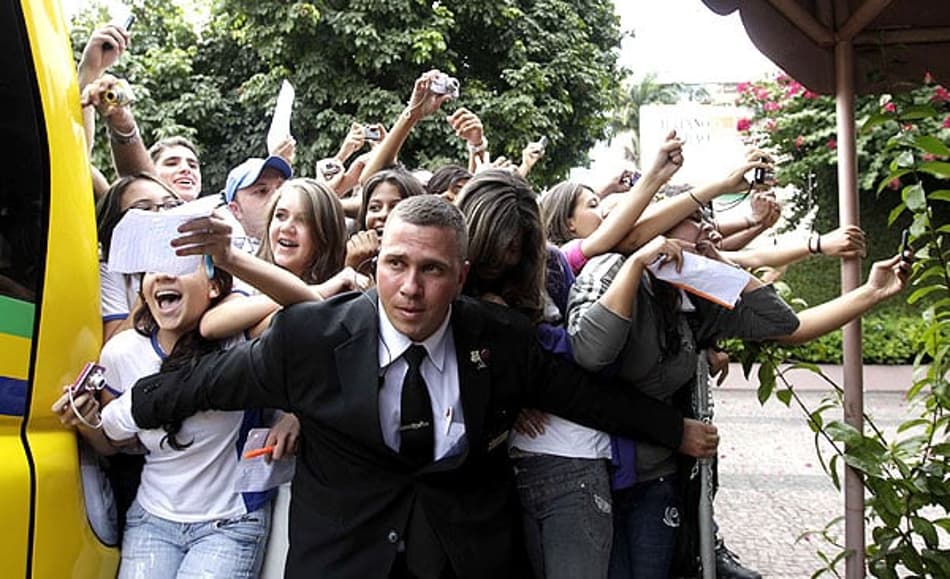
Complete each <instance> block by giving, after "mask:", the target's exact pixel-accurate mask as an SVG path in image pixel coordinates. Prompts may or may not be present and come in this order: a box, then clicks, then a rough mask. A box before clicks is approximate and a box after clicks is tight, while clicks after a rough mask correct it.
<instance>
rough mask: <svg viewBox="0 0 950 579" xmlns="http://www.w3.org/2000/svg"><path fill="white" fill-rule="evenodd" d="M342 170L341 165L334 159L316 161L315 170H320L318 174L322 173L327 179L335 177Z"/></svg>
mask: <svg viewBox="0 0 950 579" xmlns="http://www.w3.org/2000/svg"><path fill="white" fill-rule="evenodd" d="M342 170H343V165H341V164H340V163H339V162H337V161H335V160H334V159H324V160H322V161H317V171H320V174H321V175H323V178H324V179H326V180H327V181H329V180H330V179H332V178H334V177H336V176H337V175H338V174H339V173H340V171H342Z"/></svg>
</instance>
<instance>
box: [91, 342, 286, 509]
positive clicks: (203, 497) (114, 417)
mask: <svg viewBox="0 0 950 579" xmlns="http://www.w3.org/2000/svg"><path fill="white" fill-rule="evenodd" d="M164 357H165V354H164V353H163V352H162V351H161V348H160V347H159V345H158V342H157V340H156V339H155V337H154V336H153V337H146V336H143V335H141V334H139V333H138V332H136V331H135V330H125V331H123V332H120V333H118V334H116V335H115V336H114V337H113V338H112V339H111V340H109V342H107V343H106V345H105V347H104V348H103V349H102V354H101V355H100V357H99V361H100V363H101V364H102V365H103V366H105V368H106V382H107V384H108V388H109V390H110V391H112V392H113V393H117V394H121V393H123V392H126V391H127V390H129V389H130V388H132V387H133V386H134V384H135V382H136V381H137V380H138V379H139V378H142V377H144V376H147V375H149V374H154V373H155V372H158V370H159V368H160V367H161V364H162V360H163V358H164ZM131 398H132V397H131V395H120V396H119V397H118V398H116V399H115V400H113V401H112V402H111V403H110V404H108V405H107V406H106V407H105V408H104V409H103V412H102V416H103V427H104V428H105V431H106V435H108V436H109V437H110V438H113V439H116V440H121V439H126V438H130V437H131V436H135V435H137V436H138V438H139V441H140V442H141V443H142V446H144V447H145V449H146V450H147V451H148V454H147V455H146V457H145V468H144V469H143V470H142V482H141V484H140V485H139V490H138V494H137V495H136V499H137V500H138V501H139V504H141V505H142V508H144V509H145V510H146V511H148V512H149V513H151V514H153V515H155V516H158V517H161V518H163V519H167V520H170V521H176V522H182V523H195V522H203V521H211V520H215V519H225V518H231V517H236V516H240V515H242V514H245V513H248V512H252V511H255V510H257V509H258V508H260V507H261V506H262V505H263V504H264V503H266V502H267V500H268V499H269V497H270V494H271V493H240V494H239V493H235V492H234V481H235V476H236V472H237V464H238V460H240V452H241V450H242V448H243V446H244V441H245V440H246V438H247V432H248V430H250V429H251V428H253V427H255V426H258V424H259V422H260V411H247V412H241V411H237V412H222V411H216V410H211V411H207V412H199V413H198V414H195V415H194V416H191V417H189V418H187V419H185V420H184V421H183V422H182V426H181V430H180V431H179V432H178V434H177V435H176V438H177V440H178V441H179V442H181V443H183V444H187V443H188V442H192V444H191V445H190V446H188V447H187V448H185V449H184V450H174V449H172V448H171V447H170V446H169V445H168V442H167V441H166V442H165V443H164V444H163V442H162V439H163V438H165V436H166V435H167V433H166V432H165V430H164V429H161V428H159V429H154V430H141V429H138V428H137V427H136V426H135V423H134V421H132V420H131Z"/></svg>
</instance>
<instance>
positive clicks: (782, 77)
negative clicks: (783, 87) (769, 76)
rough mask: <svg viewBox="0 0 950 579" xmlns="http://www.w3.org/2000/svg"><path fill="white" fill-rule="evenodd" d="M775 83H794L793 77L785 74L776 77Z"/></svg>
mask: <svg viewBox="0 0 950 579" xmlns="http://www.w3.org/2000/svg"><path fill="white" fill-rule="evenodd" d="M775 82H777V83H779V84H788V83H789V82H792V77H790V76H788V75H787V74H785V73H784V72H783V73H780V74H779V75H778V76H776V77H775Z"/></svg>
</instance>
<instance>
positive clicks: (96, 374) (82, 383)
mask: <svg viewBox="0 0 950 579" xmlns="http://www.w3.org/2000/svg"><path fill="white" fill-rule="evenodd" d="M105 387H106V369H105V368H104V367H103V366H100V365H99V364H96V363H95V362H86V365H85V366H83V367H82V372H80V373H79V377H78V378H76V381H75V382H73V383H72V385H70V387H69V389H70V390H72V394H73V396H79V395H80V394H82V393H84V392H89V393H91V394H95V393H96V392H98V391H99V390H102V389H103V388H105Z"/></svg>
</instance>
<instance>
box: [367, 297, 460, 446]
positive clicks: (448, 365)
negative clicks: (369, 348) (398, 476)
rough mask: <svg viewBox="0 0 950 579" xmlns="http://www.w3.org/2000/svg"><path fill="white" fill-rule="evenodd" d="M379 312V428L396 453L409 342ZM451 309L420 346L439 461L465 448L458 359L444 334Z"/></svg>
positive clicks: (450, 339)
mask: <svg viewBox="0 0 950 579" xmlns="http://www.w3.org/2000/svg"><path fill="white" fill-rule="evenodd" d="M377 311H378V312H379V373H380V376H382V377H383V384H382V387H381V388H380V390H379V399H378V400H379V426H380V428H381V429H382V432H383V441H384V442H385V443H386V446H388V447H389V448H391V449H393V450H394V451H396V452H399V444H400V441H401V437H400V435H399V425H400V414H401V409H402V382H403V379H404V378H405V377H406V371H407V370H408V369H409V364H408V362H406V359H405V358H404V357H403V354H404V353H405V352H406V350H408V349H409V346H411V345H412V344H413V341H412V340H410V339H409V337H408V336H406V335H405V334H402V333H400V332H399V330H397V329H396V328H395V327H394V326H393V325H392V322H390V321H389V318H388V317H387V316H386V310H385V309H384V308H383V306H382V304H379V307H378V308H377ZM451 317H452V310H451V308H449V313H448V315H447V316H446V317H445V321H444V322H442V325H441V326H439V328H438V329H437V330H436V331H435V332H434V333H433V334H432V335H431V336H429V337H428V338H427V339H426V340H425V341H423V342H421V343H419V345H420V346H422V347H423V348H425V350H426V353H427V354H428V355H427V356H426V358H425V359H424V360H423V361H422V368H421V371H422V377H423V378H424V379H425V381H426V388H428V390H429V398H430V400H432V416H433V418H434V419H435V422H434V424H433V430H434V432H435V449H434V452H435V456H434V457H433V459H434V460H439V459H442V458H445V457H447V456H454V455H456V454H460V453H461V452H462V451H463V450H464V449H465V444H466V439H465V417H464V416H463V414H462V402H461V400H460V399H459V372H458V357H457V356H456V354H455V340H454V339H453V337H452V332H450V331H448V328H449V319H451Z"/></svg>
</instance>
